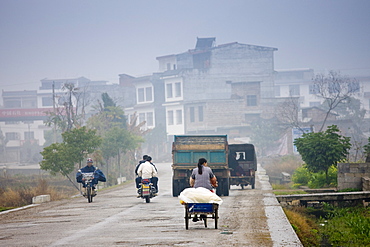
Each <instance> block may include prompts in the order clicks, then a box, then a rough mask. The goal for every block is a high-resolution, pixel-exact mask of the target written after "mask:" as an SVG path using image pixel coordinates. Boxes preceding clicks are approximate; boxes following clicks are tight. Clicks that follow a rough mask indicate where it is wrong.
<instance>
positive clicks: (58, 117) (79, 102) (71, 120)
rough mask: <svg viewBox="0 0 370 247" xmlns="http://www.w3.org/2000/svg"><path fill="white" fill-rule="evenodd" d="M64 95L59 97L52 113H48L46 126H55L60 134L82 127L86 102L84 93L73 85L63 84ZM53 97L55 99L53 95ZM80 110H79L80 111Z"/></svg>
mask: <svg viewBox="0 0 370 247" xmlns="http://www.w3.org/2000/svg"><path fill="white" fill-rule="evenodd" d="M62 90H63V91H65V93H64V95H60V96H59V99H58V103H56V107H54V111H53V112H48V115H49V119H48V120H47V121H46V125H48V126H52V125H56V126H57V127H58V129H60V130H61V132H62V133H63V132H65V131H69V130H71V129H73V128H75V127H81V126H82V125H83V121H84V117H85V107H86V104H87V101H86V99H85V97H86V91H85V90H81V88H78V87H76V86H75V84H73V83H65V84H64V85H63V87H62ZM53 97H56V96H55V95H53ZM80 108H81V109H80Z"/></svg>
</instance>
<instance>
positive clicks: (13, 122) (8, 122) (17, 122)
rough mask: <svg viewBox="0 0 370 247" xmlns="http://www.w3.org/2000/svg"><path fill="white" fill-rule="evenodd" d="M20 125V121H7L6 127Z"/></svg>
mask: <svg viewBox="0 0 370 247" xmlns="http://www.w3.org/2000/svg"><path fill="white" fill-rule="evenodd" d="M19 123H20V122H19V121H6V122H5V125H7V124H19Z"/></svg>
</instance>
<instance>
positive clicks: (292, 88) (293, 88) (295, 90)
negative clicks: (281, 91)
mask: <svg viewBox="0 0 370 247" xmlns="http://www.w3.org/2000/svg"><path fill="white" fill-rule="evenodd" d="M297 95H300V91H299V85H289V96H297Z"/></svg>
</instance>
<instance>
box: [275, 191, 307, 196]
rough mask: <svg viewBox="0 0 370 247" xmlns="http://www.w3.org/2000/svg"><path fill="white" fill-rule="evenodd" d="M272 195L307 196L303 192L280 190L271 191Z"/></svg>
mask: <svg viewBox="0 0 370 247" xmlns="http://www.w3.org/2000/svg"><path fill="white" fill-rule="evenodd" d="M273 193H274V194H275V195H277V196H283V195H296V194H308V193H307V192H305V191H303V190H288V191H287V190H282V191H273Z"/></svg>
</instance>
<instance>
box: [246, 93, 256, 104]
mask: <svg viewBox="0 0 370 247" xmlns="http://www.w3.org/2000/svg"><path fill="white" fill-rule="evenodd" d="M256 105H257V95H247V106H256Z"/></svg>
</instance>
